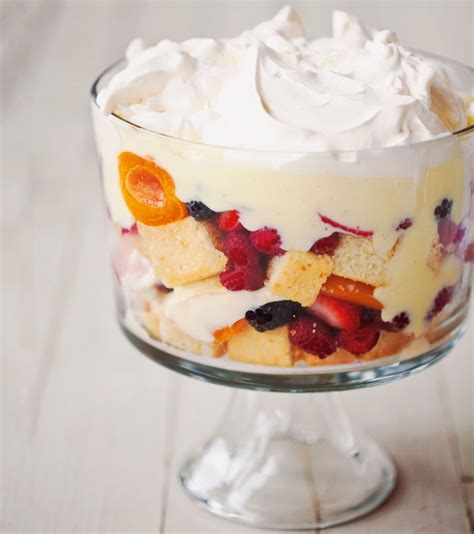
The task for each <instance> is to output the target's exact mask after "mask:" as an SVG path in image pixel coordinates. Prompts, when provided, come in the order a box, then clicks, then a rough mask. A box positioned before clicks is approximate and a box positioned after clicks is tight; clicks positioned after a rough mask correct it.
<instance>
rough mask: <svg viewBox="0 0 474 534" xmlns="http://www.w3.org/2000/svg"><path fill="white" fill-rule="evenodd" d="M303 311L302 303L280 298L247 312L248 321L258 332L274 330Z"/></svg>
mask: <svg viewBox="0 0 474 534" xmlns="http://www.w3.org/2000/svg"><path fill="white" fill-rule="evenodd" d="M300 311H301V304H299V303H298V302H293V301H292V300H278V301H275V302H269V303H268V304H264V305H263V306H260V307H259V308H256V309H255V310H249V311H248V312H247V313H246V314H245V318H246V319H247V321H248V322H249V323H250V324H251V325H252V326H253V327H254V328H255V330H257V331H258V332H266V331H267V330H274V329H275V328H278V327H279V326H283V325H285V324H287V323H289V322H290V321H292V320H294V319H296V318H297V317H298V315H299V313H300Z"/></svg>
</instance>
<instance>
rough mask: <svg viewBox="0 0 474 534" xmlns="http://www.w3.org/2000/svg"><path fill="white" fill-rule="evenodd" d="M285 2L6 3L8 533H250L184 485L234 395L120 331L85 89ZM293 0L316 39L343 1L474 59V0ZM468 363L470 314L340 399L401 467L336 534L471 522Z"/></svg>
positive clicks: (419, 41) (473, 483)
mask: <svg viewBox="0 0 474 534" xmlns="http://www.w3.org/2000/svg"><path fill="white" fill-rule="evenodd" d="M281 4H282V2H249V1H247V2H225V1H222V2H198V1H194V2H193V1H190V2H181V1H173V2H130V1H128V2H124V1H122V2H112V1H106V0H103V1H99V0H97V1H75V2H69V3H66V2H49V1H48V2H46V1H45V2H43V1H29V2H20V1H10V2H5V1H4V2H1V30H0V36H1V40H2V50H1V54H2V55H1V78H2V93H1V103H2V124H1V136H2V138H1V174H2V182H3V186H2V216H3V225H2V237H3V240H2V260H3V261H2V267H3V269H2V281H3V289H2V352H3V373H2V385H3V389H2V400H3V403H2V417H3V419H2V484H1V486H2V492H3V498H2V504H3V511H2V530H1V531H2V532H5V533H8V532H45V533H56V532H57V533H59V532H64V533H69V532H83V533H92V532H94V533H96V532H97V533H105V532H129V533H132V532H133V533H139V532H161V533H180V534H184V533H191V532H193V533H195V532H203V533H207V532H222V533H228V532H248V533H250V532H252V530H251V529H249V528H245V527H237V526H235V525H232V524H230V523H227V522H225V521H221V520H218V519H215V518H213V517H212V516H210V515H207V514H206V513H204V512H202V511H200V510H198V509H197V508H196V507H195V506H194V504H192V503H191V502H190V501H189V500H188V499H187V498H186V497H185V496H184V495H183V493H182V491H181V489H180V488H179V485H178V483H177V478H176V474H177V468H178V466H179V465H180V462H181V461H182V459H183V457H184V455H185V453H186V451H188V450H189V449H190V448H192V446H193V445H194V444H198V443H200V442H201V440H203V439H204V438H205V437H206V436H207V435H208V434H209V432H211V430H212V429H213V427H214V425H215V422H216V419H217V417H218V416H219V414H220V413H221V411H222V408H223V406H224V404H225V401H226V399H227V398H228V396H229V393H230V390H229V389H227V388H223V387H218V386H211V385H207V384H204V383H202V382H199V381H196V380H191V379H188V378H181V377H179V376H177V375H175V374H173V373H171V372H168V371H166V370H164V369H161V368H160V367H159V366H158V365H156V364H154V363H152V362H151V361H150V360H148V359H146V358H144V357H142V356H141V355H140V354H139V353H138V352H137V351H136V350H135V349H133V348H132V347H131V346H130V345H129V344H128V343H127V342H126V340H125V339H124V338H123V337H122V335H121V334H120V332H119V329H118V327H117V325H116V324H115V321H114V314H113V307H112V291H111V283H110V279H109V273H108V263H107V259H106V254H105V250H104V226H103V225H104V221H103V218H102V214H101V213H100V212H101V203H100V200H99V180H98V172H97V165H96V159H95V154H94V146H93V139H92V131H91V124H90V120H89V110H88V89H89V85H90V82H91V81H92V79H93V78H94V76H95V75H96V74H97V73H98V72H99V71H100V69H101V68H103V67H104V66H106V65H107V64H108V63H110V62H111V61H112V60H114V59H116V58H117V57H119V56H120V55H121V54H122V51H123V49H124V47H125V46H126V44H127V43H128V41H129V40H130V38H131V37H133V36H136V35H143V36H145V37H147V38H148V39H150V40H151V41H153V40H155V41H156V40H158V39H159V38H163V37H171V38H175V39H182V38H186V37H189V36H191V35H196V36H197V35H201V36H204V35H206V34H207V35H212V36H219V35H222V36H223V35H228V34H232V33H237V32H238V31H240V30H241V29H243V28H244V27H246V26H249V25H250V24H252V23H256V22H258V21H259V20H261V19H263V18H265V17H267V16H269V15H271V14H272V13H273V12H274V11H275V9H276V6H279V5H281ZM295 4H297V5H298V6H301V11H302V12H303V14H304V16H305V17H306V18H307V20H308V30H309V33H311V34H313V35H316V34H318V33H321V32H323V31H325V32H326V33H327V32H328V31H329V13H330V11H331V9H332V8H334V7H339V8H345V9H350V10H352V11H353V12H355V13H358V14H360V15H362V16H364V17H365V19H366V20H367V21H368V22H369V23H371V24H373V25H375V26H379V27H382V26H384V27H386V26H390V27H391V28H393V29H395V30H397V31H398V33H399V35H400V37H401V39H403V40H404V42H406V43H407V44H408V45H413V46H417V47H421V48H427V49H431V50H432V51H434V52H439V53H444V54H448V55H451V56H453V57H455V58H457V59H459V60H462V61H464V62H470V61H472V27H473V26H472V22H473V19H472V11H473V9H472V6H473V4H472V2H462V1H460V2H458V1H450V2H448V1H446V2H435V1H432V2H404V1H400V2H356V1H353V2H331V1H326V2H320V3H318V2H295ZM471 322H472V321H471ZM472 362H473V335H472V325H471V328H470V330H469V331H468V333H467V334H466V336H465V337H464V339H463V340H462V342H461V343H460V344H459V346H458V347H457V348H456V349H455V350H454V351H453V352H452V354H451V355H450V356H449V357H448V358H447V359H445V360H444V361H443V362H442V363H440V364H439V365H436V366H435V367H433V368H431V369H429V370H427V371H425V372H423V373H421V374H419V375H417V376H414V377H411V378H408V379H405V380H402V381H399V382H396V383H393V384H389V385H386V386H383V387H376V388H373V389H366V390H359V391H354V392H347V393H343V394H342V398H343V401H344V402H345V404H346V406H347V407H348V409H349V411H350V413H351V414H352V415H353V417H354V419H355V420H356V421H358V422H359V423H360V424H361V425H362V426H363V427H364V428H365V429H366V430H367V431H368V432H369V433H370V434H371V435H372V436H373V437H375V438H376V439H377V440H378V441H379V442H380V443H381V444H382V445H383V446H384V447H386V449H387V450H388V451H390V453H391V454H392V455H393V456H394V458H395V460H396V462H397V465H398V468H399V477H400V478H399V484H398V486H397V489H396V491H395V493H394V495H393V497H392V498H391V499H390V500H389V502H388V503H387V504H386V505H385V506H384V507H383V508H381V509H380V510H379V511H377V512H375V513H374V514H372V515H371V516H369V517H367V518H364V519H361V520H359V521H357V522H354V523H351V524H349V525H346V526H343V527H339V528H335V529H333V530H332V532H334V533H338V532H344V533H367V532H369V533H381V532H383V533H397V534H398V533H405V532H407V533H411V532H426V533H468V532H469V531H470V527H469V518H471V519H472V517H473V506H474V436H473V411H474V410H473V393H472V391H473V364H472Z"/></svg>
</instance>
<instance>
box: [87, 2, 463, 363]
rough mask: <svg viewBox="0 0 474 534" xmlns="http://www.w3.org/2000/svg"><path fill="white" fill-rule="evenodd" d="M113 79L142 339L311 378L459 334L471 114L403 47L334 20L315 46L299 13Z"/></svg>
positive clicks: (123, 248)
mask: <svg viewBox="0 0 474 534" xmlns="http://www.w3.org/2000/svg"><path fill="white" fill-rule="evenodd" d="M112 74H113V75H112V76H109V79H108V80H107V83H106V84H105V86H104V87H103V88H102V90H101V91H100V92H99V94H98V96H97V102H96V105H95V106H94V121H95V128H96V135H97V143H98V151H99V154H100V158H101V165H102V172H103V178H104V192H105V199H106V203H107V210H108V214H109V217H110V221H111V225H110V227H111V246H112V262H113V268H114V272H115V275H116V281H117V291H118V295H119V299H120V301H121V321H122V322H123V324H124V325H125V327H126V328H129V329H130V330H132V331H133V332H134V333H135V334H136V335H139V336H140V337H141V338H142V339H143V340H145V341H147V342H149V343H155V344H159V346H161V347H163V346H164V347H168V348H169V351H170V352H173V351H174V350H175V349H178V350H179V351H180V355H183V354H184V355H188V356H189V357H194V356H195V355H207V356H212V357H218V358H222V361H223V362H228V364H229V365H233V362H240V363H245V364H257V365H263V366H283V367H291V366H295V365H297V366H298V367H300V366H304V365H308V366H313V365H322V364H326V365H327V364H334V365H343V364H352V363H354V362H358V361H367V360H374V359H378V358H384V357H387V356H391V355H400V354H403V353H406V354H410V350H411V354H417V353H420V352H422V351H427V350H429V348H430V347H432V346H435V345H436V344H439V343H442V342H443V340H444V339H445V338H446V336H449V333H450V331H452V330H454V329H455V328H456V327H458V326H459V324H460V322H461V320H462V317H463V313H464V311H465V308H466V302H467V299H468V291H469V268H470V261H472V257H473V256H474V254H473V245H472V225H471V217H472V211H471V208H470V205H471V197H472V194H473V188H472V182H471V176H470V173H471V172H472V170H471V168H470V165H469V156H468V153H467V150H466V147H465V146H464V145H463V143H462V142H461V141H459V140H458V139H457V137H456V136H453V135H452V133H453V132H455V131H458V130H461V129H463V128H465V127H466V126H467V125H468V121H469V116H468V115H469V114H468V101H467V99H466V98H465V95H460V94H458V92H457V90H456V89H455V88H454V86H453V84H452V81H451V79H450V77H449V76H448V75H447V73H446V72H445V71H444V70H443V69H442V68H437V67H436V66H435V65H434V64H432V63H431V62H430V61H429V60H425V59H423V58H421V57H417V56H416V55H414V54H412V53H411V52H409V51H407V50H406V49H404V48H403V47H402V46H400V45H399V43H398V41H397V37H396V35H395V34H394V33H393V32H390V31H376V30H372V29H368V28H365V27H363V26H362V25H361V24H360V23H359V21H358V20H357V19H356V18H354V17H352V16H350V15H348V14H346V13H342V12H335V13H334V15H333V37H330V38H329V37H328V38H322V39H317V40H310V39H308V38H307V37H306V34H305V30H304V26H303V23H302V21H301V19H300V17H299V16H298V14H297V13H296V12H295V11H294V10H293V9H292V8H290V7H285V8H283V9H282V10H281V11H280V12H279V13H277V15H276V16H275V17H274V18H273V19H271V20H269V21H267V22H264V23H262V24H260V25H258V26H257V27H256V28H254V29H253V30H250V31H245V32H244V33H242V34H241V35H239V36H238V37H236V38H231V39H219V40H214V39H190V40H188V41H184V42H182V43H176V42H172V41H169V40H163V41H160V42H159V43H158V44H157V45H155V46H149V47H147V46H145V44H144V43H143V41H141V40H135V41H133V42H132V43H131V44H130V46H129V48H128V50H127V58H126V61H125V63H124V64H123V65H120V66H119V67H118V68H117V69H116V72H114V73H112ZM463 96H464V98H463ZM471 120H472V119H471ZM210 361H211V360H210Z"/></svg>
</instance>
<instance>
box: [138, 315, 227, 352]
mask: <svg viewBox="0 0 474 534" xmlns="http://www.w3.org/2000/svg"><path fill="white" fill-rule="evenodd" d="M142 321H143V325H144V326H145V328H146V329H147V331H148V333H149V334H150V335H151V336H152V337H154V338H155V339H158V340H160V341H163V342H164V343H168V344H169V345H172V346H173V347H176V348H178V349H181V350H185V351H187V352H193V353H195V354H202V355H204V356H214V357H218V356H222V355H223V354H224V349H225V346H224V345H221V344H218V343H206V342H205V341H200V340H198V339H194V338H192V337H191V336H188V334H186V333H184V332H183V331H182V330H180V329H179V328H178V327H177V326H176V324H175V323H174V321H171V320H170V319H168V318H167V317H165V316H164V315H163V314H162V313H160V312H156V311H154V312H145V313H144V314H143V315H142Z"/></svg>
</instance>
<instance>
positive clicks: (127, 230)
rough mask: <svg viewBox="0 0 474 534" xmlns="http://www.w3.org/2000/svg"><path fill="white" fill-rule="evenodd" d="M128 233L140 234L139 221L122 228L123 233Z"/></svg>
mask: <svg viewBox="0 0 474 534" xmlns="http://www.w3.org/2000/svg"><path fill="white" fill-rule="evenodd" d="M127 234H132V235H133V234H138V226H137V223H134V224H133V225H132V226H130V228H122V235H127Z"/></svg>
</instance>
